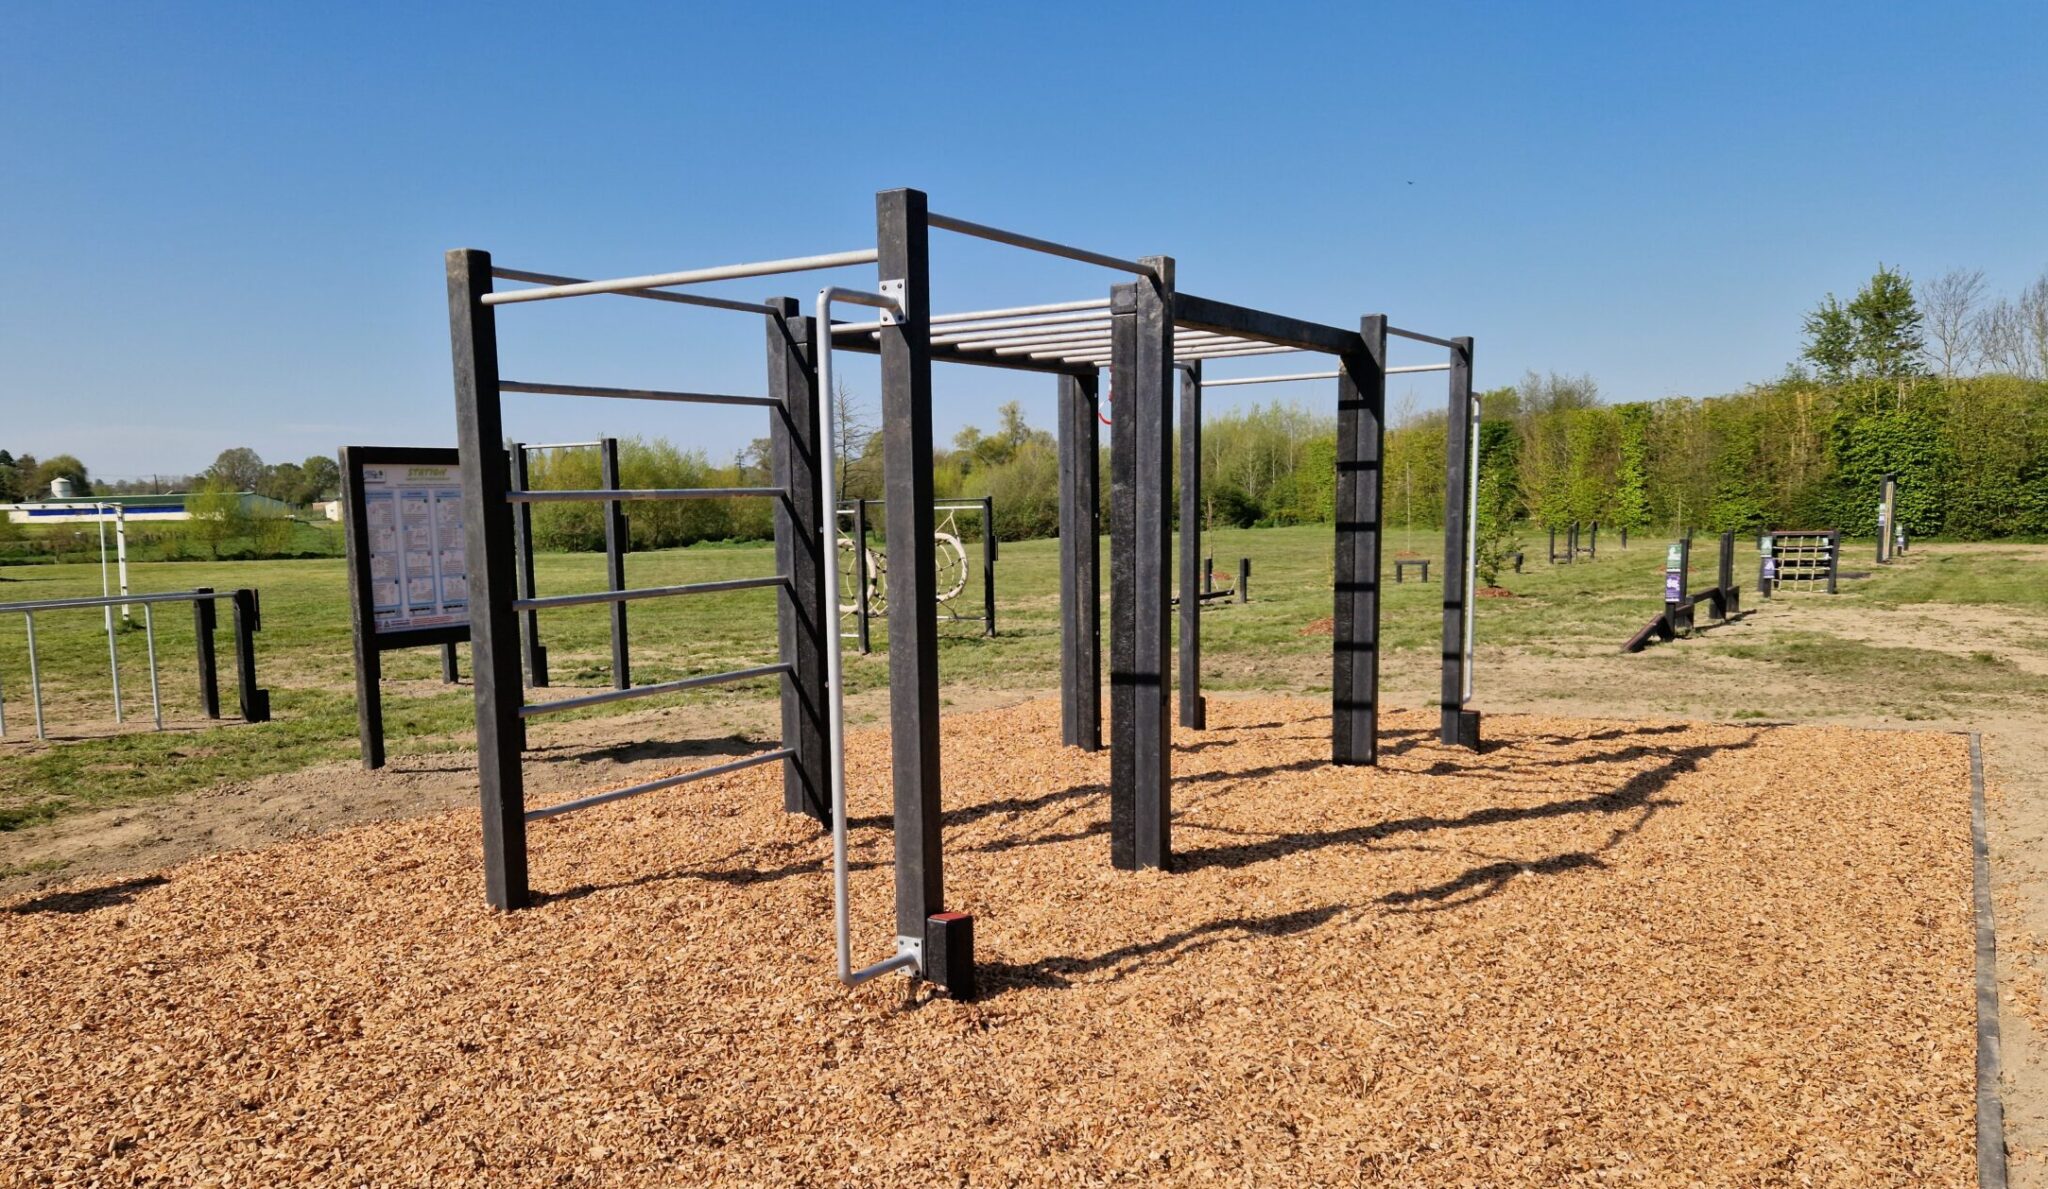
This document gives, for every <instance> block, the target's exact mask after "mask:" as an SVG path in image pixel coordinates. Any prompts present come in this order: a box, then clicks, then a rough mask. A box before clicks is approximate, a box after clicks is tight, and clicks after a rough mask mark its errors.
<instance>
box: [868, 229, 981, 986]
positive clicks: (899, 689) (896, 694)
mask: <svg viewBox="0 0 2048 1189" xmlns="http://www.w3.org/2000/svg"><path fill="white" fill-rule="evenodd" d="M930 236H931V228H930V225H929V224H928V222H927V221H926V213H925V196H924V192H923V191H921V190H885V191H883V192H882V193H880V194H877V195H876V196H875V246H876V248H877V250H878V258H877V260H876V262H875V264H876V272H877V275H879V276H880V277H881V279H882V287H883V292H885V293H888V294H890V295H891V296H893V297H895V298H896V300H897V302H898V303H899V305H900V307H901V311H902V316H901V317H899V318H897V319H895V325H893V326H884V327H883V328H882V333H881V343H880V346H881V356H882V427H883V428H882V472H883V496H884V499H885V500H886V501H887V506H886V508H885V510H884V517H885V519H884V521H883V524H884V528H883V532H885V533H886V534H887V535H888V541H887V542H886V547H887V549H888V551H889V554H888V557H889V745H890V764H891V769H892V773H891V774H892V776H893V778H894V783H895V835H896V933H897V936H898V937H907V938H915V939H918V941H919V942H920V944H922V945H923V946H924V948H925V952H926V953H927V954H931V953H932V952H933V951H935V950H937V949H939V948H941V947H942V946H943V947H944V948H945V950H946V956H947V961H946V962H945V963H944V964H943V965H944V967H945V968H944V969H938V968H935V966H934V964H933V963H931V962H927V963H926V964H925V967H924V976H925V977H926V978H928V979H931V980H933V981H935V982H939V983H941V984H942V985H947V986H948V987H949V989H951V990H953V991H955V992H956V993H960V994H971V993H972V985H971V978H972V969H973V967H972V959H971V956H968V957H966V958H965V959H964V960H963V956H962V955H961V954H960V953H959V952H958V947H959V946H960V945H971V944H972V936H973V934H972V926H971V924H970V925H967V926H965V927H964V929H963V927H961V926H959V925H958V924H956V923H955V921H956V920H957V919H958V918H956V917H955V916H954V914H948V913H946V911H945V908H946V906H945V866H944V850H943V848H942V847H941V845H940V830H939V827H940V787H939V622H938V573H937V568H936V565H935V559H934V557H933V555H932V533H933V531H934V527H933V524H932V357H931V314H932V308H931V306H932V303H931V258H930V242H929V241H930ZM962 971H965V973H961V972H962ZM954 978H961V979H966V980H968V985H965V986H962V985H956V984H952V983H949V982H948V980H949V979H954Z"/></svg>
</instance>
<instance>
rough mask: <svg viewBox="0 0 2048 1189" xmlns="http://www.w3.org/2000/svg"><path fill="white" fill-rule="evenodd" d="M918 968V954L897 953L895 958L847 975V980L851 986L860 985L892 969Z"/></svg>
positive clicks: (885, 959) (883, 960) (886, 959)
mask: <svg viewBox="0 0 2048 1189" xmlns="http://www.w3.org/2000/svg"><path fill="white" fill-rule="evenodd" d="M917 968H918V961H917V955H916V954H897V955H896V956H895V957H893V958H884V959H882V960H881V961H879V962H877V963H875V964H874V965H873V966H863V967H861V968H860V969H859V970H856V971H854V972H853V973H852V974H849V975H847V976H846V979H845V982H846V985H847V986H849V987H858V986H860V985H861V984H862V983H864V982H868V981H870V980H873V979H878V978H880V977H882V976H883V975H885V974H887V973H889V972H890V971H892V970H916V969H917Z"/></svg>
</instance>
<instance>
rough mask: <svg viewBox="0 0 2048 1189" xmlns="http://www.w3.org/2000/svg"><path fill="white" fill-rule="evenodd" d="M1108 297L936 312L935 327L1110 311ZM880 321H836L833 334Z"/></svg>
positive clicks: (877, 326)
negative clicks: (995, 308) (1045, 315)
mask: <svg viewBox="0 0 2048 1189" xmlns="http://www.w3.org/2000/svg"><path fill="white" fill-rule="evenodd" d="M1108 308H1109V299H1108V298H1107V297H1092V298H1089V299H1088V300H1086V301H1055V302H1049V303H1046V304H1044V305H1035V306H1011V307H1010V308H1009V309H1006V310H960V311H957V312H955V313H951V314H933V315H932V325H933V326H951V325H953V324H955V323H960V322H986V323H988V325H989V326H991V327H993V326H1001V325H1022V324H1023V321H1024V317H1025V316H1026V315H1031V314H1070V313H1073V312H1075V311H1077V310H1106V309H1108ZM881 328H882V323H880V322H836V323H834V324H833V326H832V333H834V334H845V333H848V332H850V331H862V330H880V329H881Z"/></svg>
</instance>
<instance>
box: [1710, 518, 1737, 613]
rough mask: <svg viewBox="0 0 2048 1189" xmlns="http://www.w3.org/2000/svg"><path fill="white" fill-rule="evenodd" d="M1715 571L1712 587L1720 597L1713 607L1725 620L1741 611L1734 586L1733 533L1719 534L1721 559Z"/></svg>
mask: <svg viewBox="0 0 2048 1189" xmlns="http://www.w3.org/2000/svg"><path fill="white" fill-rule="evenodd" d="M1716 569H1717V571H1718V577H1717V578H1716V579H1715V582H1714V585H1715V588H1716V589H1718V590H1719V591H1720V592H1721V593H1720V597H1719V598H1717V599H1716V600H1715V605H1716V607H1717V608H1718V609H1719V610H1720V612H1721V618H1723V619H1726V618H1728V617H1729V616H1732V615H1734V614H1735V613H1736V612H1738V611H1740V610H1741V609H1742V595H1741V593H1740V592H1739V591H1738V590H1737V589H1736V586H1735V534H1734V533H1733V532H1725V533H1722V534H1721V558H1720V565H1719V566H1717V567H1716Z"/></svg>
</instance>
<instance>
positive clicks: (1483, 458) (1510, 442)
mask: <svg viewBox="0 0 2048 1189" xmlns="http://www.w3.org/2000/svg"><path fill="white" fill-rule="evenodd" d="M1518 445H1519V441H1518V439H1517V438H1516V436H1515V430H1514V425H1513V423H1511V422H1507V421H1482V422H1480V424H1479V492H1478V495H1479V507H1478V509H1477V511H1478V519H1477V520H1476V521H1475V522H1474V524H1473V526H1472V532H1473V550H1472V552H1473V559H1472V560H1473V568H1474V569H1476V570H1477V571H1478V578H1479V582H1480V585H1482V586H1495V587H1497V586H1499V585H1500V571H1501V567H1502V566H1504V565H1506V564H1507V560H1508V558H1509V557H1511V556H1513V555H1514V554H1516V553H1519V552H1520V551H1521V549H1522V537H1521V534H1520V532H1519V531H1517V527H1516V526H1517V525H1518V523H1519V522H1520V520H1521V514H1522V493H1521V487H1522V484H1521V479H1520V466H1519V463H1520V457H1519V453H1520V452H1519V451H1518V450H1517V446H1518Z"/></svg>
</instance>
